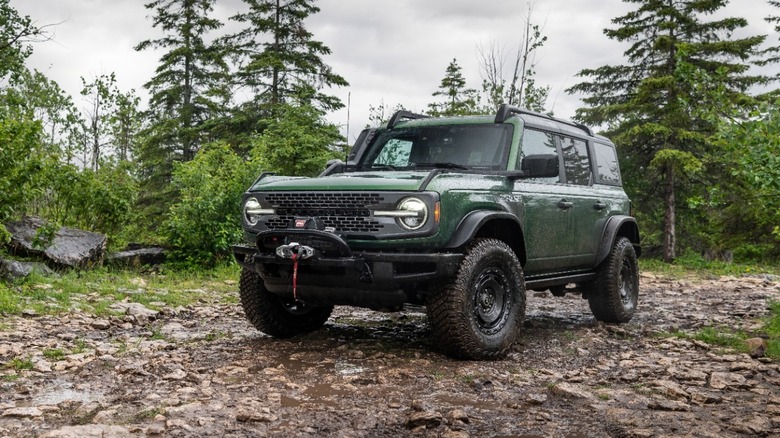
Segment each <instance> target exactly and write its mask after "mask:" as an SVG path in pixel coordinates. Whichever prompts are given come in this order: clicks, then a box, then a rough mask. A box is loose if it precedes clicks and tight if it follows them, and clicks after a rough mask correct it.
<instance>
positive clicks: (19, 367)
mask: <svg viewBox="0 0 780 438" xmlns="http://www.w3.org/2000/svg"><path fill="white" fill-rule="evenodd" d="M7 366H8V368H13V369H14V370H16V371H23V370H31V369H33V363H32V360H30V359H29V358H26V359H22V358H19V357H15V358H13V359H11V360H10V361H9V362H8V365H7Z"/></svg>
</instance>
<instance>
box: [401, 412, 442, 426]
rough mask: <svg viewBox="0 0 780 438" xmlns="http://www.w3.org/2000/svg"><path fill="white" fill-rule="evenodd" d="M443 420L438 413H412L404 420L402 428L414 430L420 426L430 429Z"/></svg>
mask: <svg viewBox="0 0 780 438" xmlns="http://www.w3.org/2000/svg"><path fill="white" fill-rule="evenodd" d="M443 420H444V418H443V417H442V415H441V414H440V413H438V412H432V411H423V412H414V413H412V414H411V415H409V417H408V418H407V419H406V422H405V423H404V426H406V427H407V428H408V429H415V428H418V427H420V426H425V427H427V428H431V427H436V426H438V425H440V424H441V423H442V421H443Z"/></svg>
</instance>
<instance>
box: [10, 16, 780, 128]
mask: <svg viewBox="0 0 780 438" xmlns="http://www.w3.org/2000/svg"><path fill="white" fill-rule="evenodd" d="M10 3H11V6H13V7H14V8H16V9H17V10H18V11H19V12H20V14H22V15H29V16H30V17H31V18H32V19H33V20H34V21H35V22H36V23H37V24H39V25H45V24H53V23H59V24H57V25H56V26H53V27H51V28H50V29H51V30H52V32H53V34H54V40H53V41H49V42H46V43H42V44H37V45H35V47H34V50H35V51H34V54H33V56H32V57H31V59H30V60H29V62H28V65H29V66H31V67H34V68H37V69H38V70H41V71H42V72H44V73H45V74H46V75H47V76H48V77H49V78H51V79H54V80H55V81H57V82H58V83H59V84H60V86H61V87H62V88H63V89H65V91H67V92H69V93H71V94H72V95H73V97H74V100H75V101H76V102H77V104H79V105H81V100H80V96H79V94H78V93H79V91H80V88H81V80H80V77H81V76H84V77H85V78H87V79H90V78H92V77H93V76H96V75H99V74H102V73H111V72H115V73H116V76H117V81H118V83H119V86H120V88H121V89H122V90H123V91H126V90H129V89H131V88H133V89H136V91H137V92H138V93H139V95H141V96H142V97H143V99H144V100H146V97H147V94H146V92H145V90H144V89H143V84H144V83H145V82H146V81H148V80H149V79H150V78H151V77H152V75H153V74H154V69H155V68H156V66H157V63H158V60H159V57H160V55H161V52H154V51H151V50H146V51H143V52H136V51H134V50H133V47H134V46H135V45H136V44H138V42H140V41H142V40H144V39H149V38H154V37H155V36H157V35H159V34H158V32H157V31H156V30H154V29H153V28H152V26H151V17H150V16H149V11H147V9H146V8H144V7H143V4H144V3H146V1H144V0H11V2H10ZM317 5H318V6H319V7H320V9H321V12H320V13H319V14H316V15H314V16H312V17H310V18H309V20H308V22H307V27H308V29H309V31H310V32H312V33H313V34H314V38H315V39H316V40H319V41H322V42H324V43H325V44H326V45H327V46H328V47H330V49H331V51H332V55H330V56H329V57H328V58H327V59H326V62H327V63H329V64H330V65H331V66H332V67H333V69H334V71H335V72H336V73H338V74H340V75H342V76H343V77H345V78H346V79H347V81H348V82H349V83H350V86H349V87H346V88H342V89H334V90H332V91H331V94H334V95H337V96H338V97H340V98H341V99H342V101H343V102H344V103H345V104H346V103H347V98H348V93H349V94H351V111H350V127H351V128H350V132H349V137H350V142H352V141H353V140H354V138H355V137H356V136H357V134H358V133H359V130H360V129H361V128H363V127H364V126H365V125H366V124H367V123H368V108H369V105H374V106H377V105H379V104H380V103H382V102H384V103H385V104H386V105H388V106H391V107H392V106H395V105H396V104H402V105H404V106H405V107H406V108H407V109H410V110H412V111H418V112H424V111H425V110H426V107H427V104H428V103H429V102H431V101H432V100H433V98H432V97H431V94H432V93H433V92H435V91H436V89H437V88H438V86H439V83H440V81H441V79H442V77H443V76H444V72H445V69H446V67H447V65H448V64H449V62H450V61H451V60H452V59H453V58H456V59H457V61H458V64H459V65H460V66H461V67H462V68H463V74H464V76H465V77H466V79H467V81H468V85H469V86H470V87H472V88H479V84H480V83H481V77H480V69H479V57H478V54H477V51H478V48H479V47H486V46H487V45H488V44H489V43H490V42H491V41H495V42H497V43H499V44H501V45H502V46H503V47H504V48H505V49H506V50H507V51H509V52H512V51H514V50H516V48H517V45H518V43H519V42H520V30H521V26H522V24H523V22H524V17H525V16H526V15H527V12H528V3H527V2H526V0H491V1H474V0H385V1H378V0H320V1H318V2H317ZM628 6H630V5H626V4H624V3H623V2H622V1H620V0H545V1H537V2H535V3H533V7H532V9H533V16H532V21H533V22H535V23H537V24H539V25H540V27H541V28H542V33H543V34H544V35H546V36H547V37H548V41H547V43H546V44H545V45H544V47H542V49H541V50H540V52H539V54H538V56H537V59H536V61H537V84H539V85H549V86H550V87H551V91H550V98H549V100H548V102H547V108H548V109H552V110H553V111H554V112H555V114H556V116H559V117H564V118H570V117H572V116H573V115H574V111H575V109H576V108H578V107H579V106H580V102H579V97H578V96H569V95H567V94H566V93H565V92H564V91H563V90H564V89H565V88H568V87H570V86H572V85H574V84H576V83H577V82H578V79H577V78H576V77H575V76H574V75H575V74H576V73H577V72H578V71H580V70H581V69H583V68H594V67H599V66H601V65H604V64H611V63H621V62H623V61H622V53H623V51H624V50H625V49H626V47H625V46H622V45H620V44H618V43H616V42H614V41H611V40H609V39H607V38H606V37H605V36H604V34H603V29H604V28H605V27H611V24H610V20H611V19H612V18H614V17H617V16H619V15H622V14H623V13H625V12H626V11H627V10H629V8H628ZM240 8H241V2H240V0H217V5H216V7H215V10H214V13H213V16H214V17H215V18H218V19H220V20H222V21H223V22H227V17H229V16H231V15H233V14H234V13H235V12H236V11H237V10H239V9H240ZM724 13H726V14H728V15H730V16H741V17H744V18H746V19H748V21H749V23H750V28H749V29H748V30H747V31H746V33H747V34H751V35H755V34H768V35H769V39H768V41H769V42H771V43H772V44H778V43H780V42H779V41H778V34H777V33H776V32H774V30H773V28H772V26H770V25H769V24H768V23H766V22H765V21H764V20H763V18H764V17H766V16H769V15H780V10H779V9H778V8H773V7H771V6H770V5H769V4H768V3H767V1H766V0H732V2H731V4H730V5H729V6H728V8H727V9H726V10H725V11H724ZM773 71H774V72H776V71H777V68H776V67H774V68H773ZM328 119H329V120H331V121H332V122H334V123H336V124H338V125H340V126H342V134H346V124H347V109H346V108H345V109H343V110H340V111H338V112H336V113H333V114H330V115H328Z"/></svg>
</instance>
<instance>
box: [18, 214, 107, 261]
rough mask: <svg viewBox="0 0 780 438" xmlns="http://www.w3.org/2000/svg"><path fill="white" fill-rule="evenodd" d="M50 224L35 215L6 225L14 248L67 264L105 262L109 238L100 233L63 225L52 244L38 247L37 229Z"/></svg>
mask: <svg viewBox="0 0 780 438" xmlns="http://www.w3.org/2000/svg"><path fill="white" fill-rule="evenodd" d="M47 224H48V222H46V221H45V220H43V219H41V218H37V217H32V216H28V217H25V218H23V219H22V220H20V221H17V222H11V223H8V224H6V228H7V229H8V231H9V232H10V233H11V248H12V249H13V250H14V251H15V252H18V253H21V254H27V255H33V256H45V257H46V258H48V259H49V260H51V261H52V262H54V263H55V264H57V265H60V266H64V267H75V268H88V267H91V266H95V265H100V264H102V263H103V257H104V256H105V252H106V242H107V239H106V236H105V235H103V234H100V233H93V232H90V231H84V230H78V229H75V228H69V227H60V229H59V230H57V232H56V233H55V235H54V239H53V240H52V241H51V244H50V245H49V246H48V247H46V248H45V249H43V250H42V249H41V248H39V247H37V245H35V244H34V242H35V237H36V232H37V231H38V229H40V228H41V227H44V226H46V225H47Z"/></svg>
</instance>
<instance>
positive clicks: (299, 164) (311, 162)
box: [252, 105, 344, 176]
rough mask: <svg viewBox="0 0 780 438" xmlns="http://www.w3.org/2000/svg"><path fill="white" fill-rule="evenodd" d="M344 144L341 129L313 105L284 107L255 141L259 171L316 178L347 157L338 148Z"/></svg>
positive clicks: (254, 147)
mask: <svg viewBox="0 0 780 438" xmlns="http://www.w3.org/2000/svg"><path fill="white" fill-rule="evenodd" d="M342 141H343V138H342V137H341V135H340V134H339V131H338V128H337V127H336V126H334V125H332V124H330V123H327V122H326V121H325V120H324V119H323V115H322V113H321V112H320V111H319V110H317V109H316V108H314V107H312V106H309V105H302V106H291V105H284V106H282V107H280V109H279V115H278V117H277V118H275V119H274V120H270V121H268V127H267V128H266V129H265V131H263V133H262V134H259V135H258V136H256V137H255V138H254V139H253V150H252V159H253V161H254V162H255V163H256V168H258V169H263V170H266V171H273V172H277V173H280V174H283V175H297V176H315V175H317V174H319V173H320V172H322V171H323V170H324V169H325V164H326V163H327V161H328V160H330V159H333V158H339V157H343V156H344V153H343V151H341V150H338V148H336V147H334V145H337V144H339V143H341V142H342Z"/></svg>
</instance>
